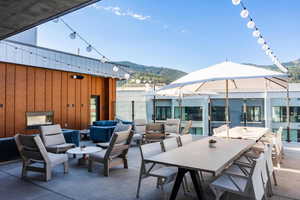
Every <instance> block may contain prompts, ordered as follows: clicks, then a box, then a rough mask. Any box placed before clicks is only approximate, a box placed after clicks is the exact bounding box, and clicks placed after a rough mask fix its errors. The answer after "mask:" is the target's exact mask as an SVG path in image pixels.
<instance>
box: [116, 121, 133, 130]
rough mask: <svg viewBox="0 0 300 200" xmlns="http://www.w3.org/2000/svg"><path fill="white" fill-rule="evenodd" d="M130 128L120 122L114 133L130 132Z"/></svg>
mask: <svg viewBox="0 0 300 200" xmlns="http://www.w3.org/2000/svg"><path fill="white" fill-rule="evenodd" d="M129 127H130V125H127V124H123V123H122V122H119V123H118V124H117V125H116V128H115V129H114V132H120V131H126V130H128V128H129Z"/></svg>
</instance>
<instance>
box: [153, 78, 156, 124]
mask: <svg viewBox="0 0 300 200" xmlns="http://www.w3.org/2000/svg"><path fill="white" fill-rule="evenodd" d="M153 91H154V96H153V115H152V120H153V122H154V123H155V121H156V95H155V83H154V84H153Z"/></svg>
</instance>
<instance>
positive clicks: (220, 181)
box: [211, 174, 247, 192]
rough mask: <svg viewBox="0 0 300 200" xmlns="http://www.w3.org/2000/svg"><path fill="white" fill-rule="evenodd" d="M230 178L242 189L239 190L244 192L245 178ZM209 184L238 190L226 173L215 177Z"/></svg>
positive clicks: (234, 190)
mask: <svg viewBox="0 0 300 200" xmlns="http://www.w3.org/2000/svg"><path fill="white" fill-rule="evenodd" d="M231 178H232V179H233V181H234V182H235V183H236V184H237V185H238V186H239V188H240V189H241V190H242V191H241V192H244V191H245V189H246V186H247V180H246V179H245V178H241V177H237V176H231ZM211 186H212V187H216V188H223V189H226V190H229V191H233V192H239V189H238V188H237V187H236V186H235V184H234V183H233V182H232V181H231V180H230V178H229V176H228V175H226V174H224V175H222V176H220V177H219V178H217V179H216V180H215V181H214V182H212V183H211Z"/></svg>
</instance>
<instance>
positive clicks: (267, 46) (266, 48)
mask: <svg viewBox="0 0 300 200" xmlns="http://www.w3.org/2000/svg"><path fill="white" fill-rule="evenodd" d="M262 49H263V50H264V51H266V50H268V49H269V45H267V43H264V44H263V45H262Z"/></svg>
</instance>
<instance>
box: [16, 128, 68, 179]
mask: <svg viewBox="0 0 300 200" xmlns="http://www.w3.org/2000/svg"><path fill="white" fill-rule="evenodd" d="M15 141H16V144H17V148H18V150H19V152H20V155H21V158H22V161H23V168H22V178H25V177H26V176H27V171H36V172H41V173H45V180H46V181H49V180H50V179H51V170H52V168H53V167H55V166H56V165H59V164H63V165H64V172H65V173H67V172H68V156H67V155H66V154H54V153H49V152H47V150H46V148H45V146H44V145H43V142H42V140H41V138H40V136H39V135H37V136H29V135H20V134H17V135H16V136H15ZM35 163H41V164H43V167H37V166H35V165H34V164H35Z"/></svg>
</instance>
